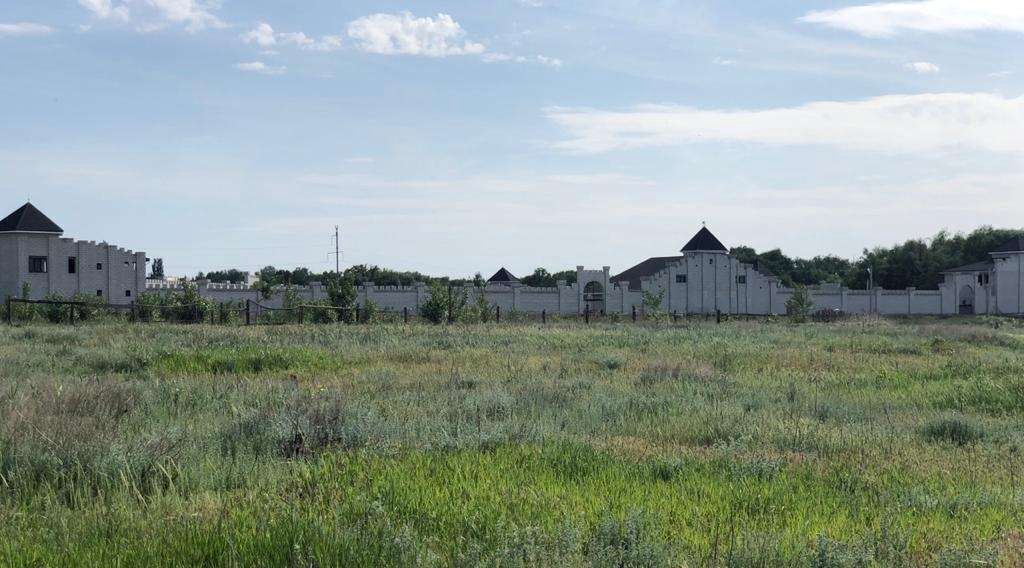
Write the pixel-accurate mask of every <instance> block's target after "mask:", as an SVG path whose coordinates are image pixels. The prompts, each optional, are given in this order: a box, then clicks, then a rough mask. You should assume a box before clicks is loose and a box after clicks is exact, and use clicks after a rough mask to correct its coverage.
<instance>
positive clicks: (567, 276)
mask: <svg viewBox="0 0 1024 568" xmlns="http://www.w3.org/2000/svg"><path fill="white" fill-rule="evenodd" d="M1020 236H1024V230H1022V229H995V228H993V227H989V226H984V227H981V228H979V229H976V230H974V231H972V232H970V233H968V234H963V233H956V234H951V233H949V232H948V231H941V232H939V233H938V234H936V235H935V236H934V237H932V238H930V239H911V240H908V241H906V242H904V243H901V244H896V245H893V246H890V247H875V248H872V249H864V252H863V253H862V254H861V256H860V258H858V259H856V260H849V259H845V258H842V257H839V256H836V255H821V256H815V257H813V258H794V257H789V256H787V255H786V254H785V253H783V252H782V251H781V250H780V249H772V250H767V251H764V252H758V251H756V250H755V249H753V248H751V247H749V246H737V247H733V248H732V249H731V250H730V251H729V252H730V254H732V255H733V256H735V257H736V258H737V259H739V260H740V261H741V262H746V263H749V264H754V265H756V266H757V268H758V269H759V270H761V271H762V272H765V273H768V274H772V275H774V276H776V277H778V278H779V280H780V281H781V282H782V283H783V284H784V285H786V286H790V287H791V286H795V285H804V286H814V285H819V284H826V283H834V284H842V285H844V286H847V287H849V288H852V289H864V288H867V287H868V283H869V269H870V274H871V275H873V280H874V285H875V286H881V287H883V288H887V289H892V290H900V289H904V288H910V287H914V288H921V289H933V288H936V287H938V285H939V284H940V283H941V282H942V271H943V270H948V269H950V268H954V267H956V266H961V265H964V264H971V263H974V262H981V261H985V260H988V259H989V258H990V257H989V253H990V252H992V251H993V250H995V249H996V248H998V247H999V246H1000V245H1002V244H1003V243H1005V242H1007V241H1009V240H1010V239H1012V238H1014V237H1020ZM160 268H161V272H162V268H163V267H162V262H161V267H160ZM258 276H259V281H260V285H261V286H264V287H267V288H270V287H274V286H281V285H283V286H308V285H309V283H310V282H321V283H323V284H324V285H325V286H327V287H328V288H349V287H356V286H361V285H363V284H365V283H367V282H373V283H374V284H377V285H378V286H411V285H413V284H415V283H417V282H423V283H426V284H427V285H431V286H432V285H435V284H439V285H442V286H448V285H453V286H460V285H462V284H467V283H469V284H474V285H477V286H482V285H483V284H484V283H485V280H484V277H483V276H482V275H481V274H480V273H479V272H478V273H476V274H475V275H474V276H473V277H472V278H450V277H447V276H440V277H438V276H430V275H427V274H423V273H420V272H415V271H399V270H391V269H388V268H381V267H379V266H372V265H367V264H359V265H355V266H351V267H349V268H347V269H345V271H344V272H342V273H341V274H340V275H339V274H335V273H334V272H333V271H326V272H319V273H318V272H314V271H311V270H309V269H308V268H302V267H300V268H295V269H293V270H286V269H282V268H276V267H274V266H267V267H265V268H263V269H261V270H260V271H259V273H258ZM197 279H207V280H209V281H211V282H242V281H244V280H245V273H244V272H242V271H241V270H237V269H229V270H216V271H213V272H208V273H206V274H203V273H199V274H198V275H197ZM559 280H564V281H565V282H566V283H567V284H574V283H575V282H576V271H575V270H562V271H557V272H550V271H548V270H547V269H545V268H537V269H536V270H534V271H533V273H531V274H529V275H528V276H524V277H522V278H521V282H522V283H523V284H524V285H526V286H533V287H553V286H555V285H556V284H557V282H558V281H559Z"/></svg>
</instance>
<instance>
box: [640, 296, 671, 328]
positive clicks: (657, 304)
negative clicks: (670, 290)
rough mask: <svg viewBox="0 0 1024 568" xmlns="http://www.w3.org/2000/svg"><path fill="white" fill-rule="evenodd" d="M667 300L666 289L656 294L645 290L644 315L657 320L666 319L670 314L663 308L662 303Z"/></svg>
mask: <svg viewBox="0 0 1024 568" xmlns="http://www.w3.org/2000/svg"><path fill="white" fill-rule="evenodd" d="M664 301H665V291H664V290H662V291H660V292H658V293H657V294H655V293H654V292H649V291H645V292H644V294H643V306H644V316H646V317H648V318H651V319H653V320H655V321H660V320H663V319H665V317H666V316H667V315H668V314H666V313H665V310H663V309H662V307H661V304H662V302H664Z"/></svg>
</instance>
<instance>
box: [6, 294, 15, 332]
mask: <svg viewBox="0 0 1024 568" xmlns="http://www.w3.org/2000/svg"><path fill="white" fill-rule="evenodd" d="M13 307H14V302H12V301H11V297H10V296H7V325H14V311H13Z"/></svg>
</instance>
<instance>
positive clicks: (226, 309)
mask: <svg viewBox="0 0 1024 568" xmlns="http://www.w3.org/2000/svg"><path fill="white" fill-rule="evenodd" d="M5 307H6V310H5V319H6V322H7V324H8V325H14V324H17V323H23V322H31V321H48V322H51V323H58V324H60V323H69V324H75V323H78V322H85V321H90V320H104V319H108V320H109V319H116V320H121V321H128V322H136V323H155V322H164V323H178V324H210V325H239V326H241V325H245V326H257V325H296V324H331V323H340V324H366V323H405V324H409V323H416V322H427V323H446V322H447V323H449V324H451V323H456V322H465V323H497V324H500V323H540V324H547V323H556V322H569V323H583V324H591V323H623V322H633V323H672V324H679V323H687V322H696V321H705V322H710V321H714V322H717V323H722V322H724V321H729V320H742V321H752V320H753V321H758V320H769V319H771V318H773V317H777V316H773V315H736V314H725V313H722V312H721V311H717V312H714V313H705V314H680V313H677V312H658V313H657V314H644V313H642V311H640V310H638V309H637V308H635V307H634V308H633V309H632V310H631V312H630V313H629V314H625V315H623V314H606V313H604V312H603V311H592V310H591V309H590V308H589V307H587V308H585V309H584V311H583V313H581V314H550V313H548V312H547V310H542V311H541V312H540V313H526V312H518V311H511V312H508V311H503V310H502V309H501V307H500V306H492V307H491V308H490V310H489V311H488V312H486V313H484V314H480V313H476V312H475V311H473V310H471V309H466V310H461V313H453V312H452V310H449V311H448V312H447V313H446V314H443V315H442V317H441V318H440V319H441V321H430V320H428V319H426V318H424V317H422V316H421V315H420V314H418V313H417V312H416V311H415V310H410V309H409V308H403V309H402V310H383V309H375V308H374V309H369V310H368V309H367V308H366V306H360V305H358V304H357V305H355V306H351V307H336V306H330V305H323V304H307V305H297V306H290V307H280V308H275V307H271V306H267V305H264V304H261V303H259V302H256V301H253V300H246V301H245V303H244V304H239V305H236V304H234V303H230V304H211V303H202V304H200V303H194V304H151V303H132V304H106V303H98V302H97V303H94V302H83V301H72V300H25V299H19V298H8V299H7V302H6V305H5ZM846 317H847V314H843V313H841V312H836V311H825V310H823V311H821V312H817V313H814V314H811V315H810V318H809V319H811V320H812V321H821V322H831V321H837V320H840V319H845V318H846ZM435 319H436V318H435Z"/></svg>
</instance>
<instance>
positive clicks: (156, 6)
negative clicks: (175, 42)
mask: <svg viewBox="0 0 1024 568" xmlns="http://www.w3.org/2000/svg"><path fill="white" fill-rule="evenodd" d="M78 3H79V5H81V6H82V7H83V8H85V9H87V10H89V11H90V12H92V14H93V16H95V17H96V18H97V19H100V20H111V21H120V22H129V21H136V22H137V23H138V29H139V31H143V32H149V31H155V30H160V29H163V28H164V27H166V26H167V25H169V24H171V25H184V26H185V29H186V30H187V31H189V32H197V31H201V30H204V29H207V28H224V27H227V24H225V23H224V22H223V21H222V20H221V19H220V18H218V17H217V16H216V15H214V13H213V10H214V9H215V8H217V7H218V6H219V2H217V1H215V0H78Z"/></svg>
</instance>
